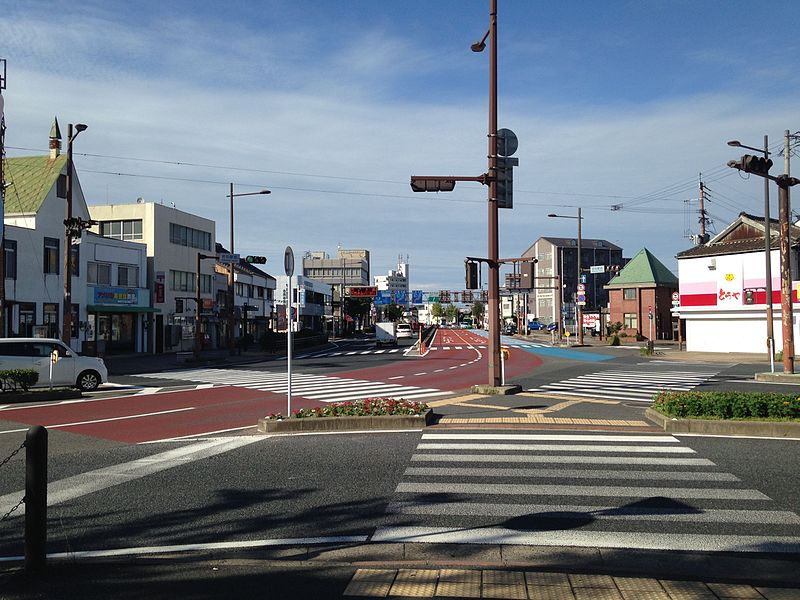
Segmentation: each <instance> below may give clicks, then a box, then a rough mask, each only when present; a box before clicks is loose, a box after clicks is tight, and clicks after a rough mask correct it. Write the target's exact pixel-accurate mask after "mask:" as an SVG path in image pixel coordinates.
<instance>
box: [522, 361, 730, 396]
mask: <svg viewBox="0 0 800 600" xmlns="http://www.w3.org/2000/svg"><path fill="white" fill-rule="evenodd" d="M717 373H719V371H718V370H713V371H712V370H703V371H672V370H669V371H667V370H664V371H660V370H631V369H609V370H605V371H597V372H595V373H588V374H586V375H578V376H576V377H571V378H569V379H564V380H561V381H557V382H554V383H549V384H545V385H541V386H539V387H535V388H530V389H528V391H529V392H547V393H551V394H560V395H565V396H592V397H595V398H605V399H609V400H635V401H639V402H651V401H652V400H653V396H654V395H655V394H657V393H658V392H661V391H675V392H677V391H683V392H687V391H689V390H692V389H694V388H695V387H697V386H698V385H700V384H702V383H704V382H706V381H708V380H709V379H711V378H712V377H714V376H716V375H717Z"/></svg>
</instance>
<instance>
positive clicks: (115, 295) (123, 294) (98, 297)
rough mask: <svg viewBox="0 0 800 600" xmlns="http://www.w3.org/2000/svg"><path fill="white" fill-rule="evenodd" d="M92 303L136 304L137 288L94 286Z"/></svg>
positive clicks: (137, 300) (107, 304)
mask: <svg viewBox="0 0 800 600" xmlns="http://www.w3.org/2000/svg"><path fill="white" fill-rule="evenodd" d="M92 304H102V305H105V306H137V305H138V304H139V290H138V289H136V288H121V287H96V288H94V301H93V302H92Z"/></svg>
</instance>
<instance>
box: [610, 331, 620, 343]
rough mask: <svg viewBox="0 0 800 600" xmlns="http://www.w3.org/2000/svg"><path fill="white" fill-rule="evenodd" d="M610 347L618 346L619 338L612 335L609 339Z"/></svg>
mask: <svg viewBox="0 0 800 600" xmlns="http://www.w3.org/2000/svg"><path fill="white" fill-rule="evenodd" d="M610 345H611V346H619V336H618V335H616V334H614V337H612V338H611V344H610Z"/></svg>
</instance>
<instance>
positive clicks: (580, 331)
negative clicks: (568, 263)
mask: <svg viewBox="0 0 800 600" xmlns="http://www.w3.org/2000/svg"><path fill="white" fill-rule="evenodd" d="M582 221H583V217H581V207H580V206H579V207H578V283H580V282H581V222H582ZM577 290H578V288H577V286H576V287H575V293H576V295H575V308H576V310H577V313H576V314H577V318H578V345H579V346H583V306H582V305H581V304H579V303H578V296H577V293H578V292H577ZM584 297H585V295H584Z"/></svg>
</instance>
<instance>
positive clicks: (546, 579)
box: [525, 571, 569, 586]
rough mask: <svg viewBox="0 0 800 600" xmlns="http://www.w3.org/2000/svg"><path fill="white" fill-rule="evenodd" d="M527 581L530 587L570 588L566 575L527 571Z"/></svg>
mask: <svg viewBox="0 0 800 600" xmlns="http://www.w3.org/2000/svg"><path fill="white" fill-rule="evenodd" d="M525 580H526V581H527V582H528V585H529V586H530V585H560V586H568V585H569V577H567V575H566V573H538V572H536V571H526V572H525Z"/></svg>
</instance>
